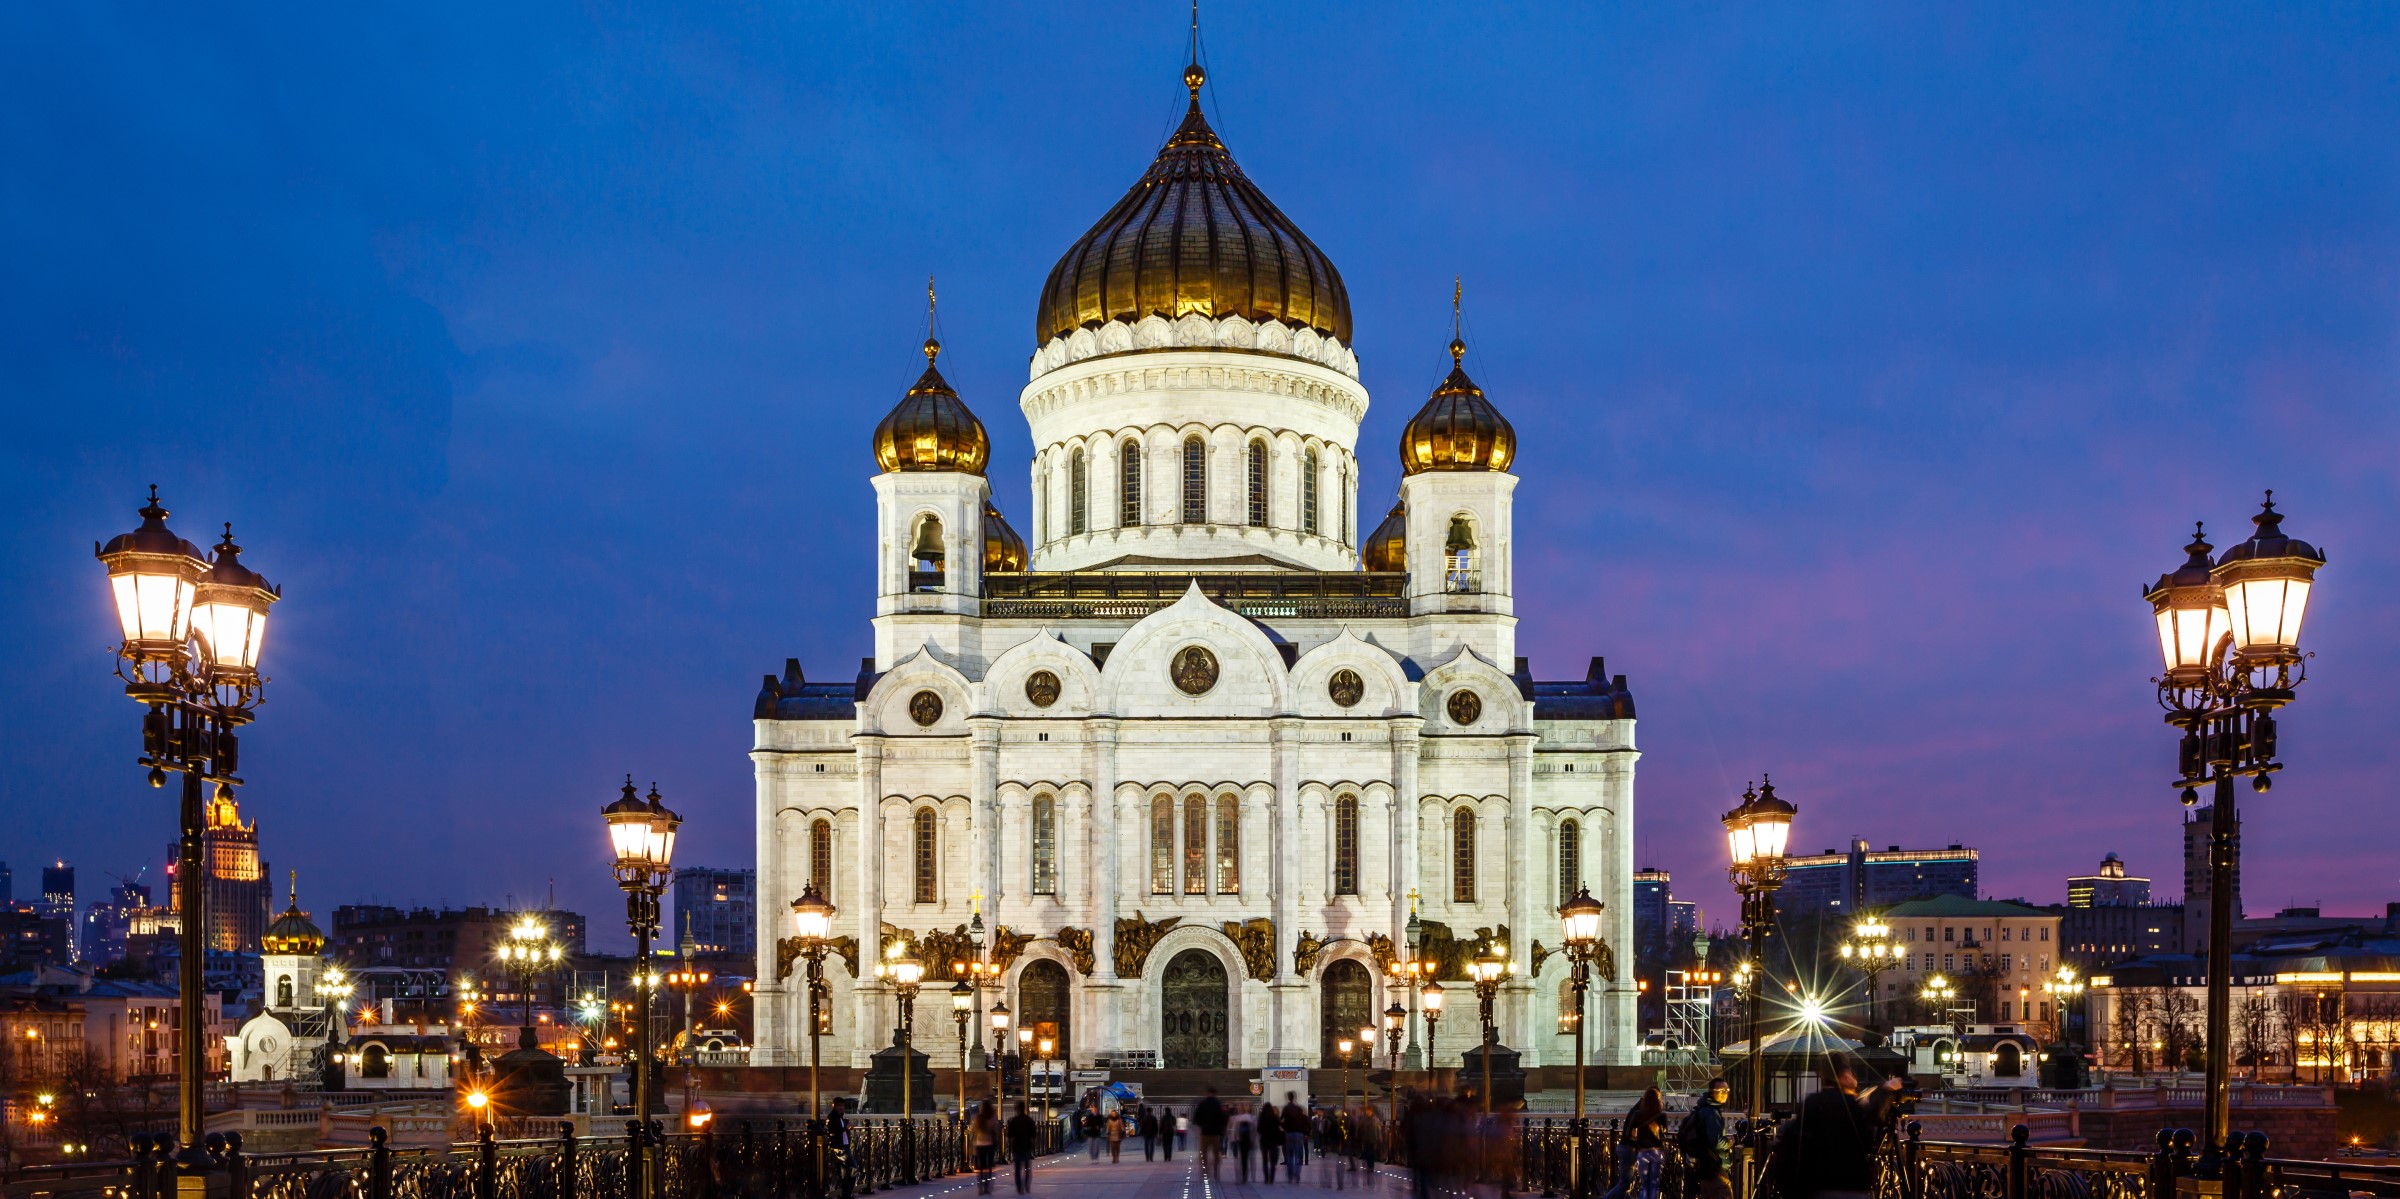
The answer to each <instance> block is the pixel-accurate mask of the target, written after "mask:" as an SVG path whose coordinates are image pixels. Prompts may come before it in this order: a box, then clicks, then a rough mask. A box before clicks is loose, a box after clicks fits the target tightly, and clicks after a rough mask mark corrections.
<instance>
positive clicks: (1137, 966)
mask: <svg viewBox="0 0 2400 1199" xmlns="http://www.w3.org/2000/svg"><path fill="white" fill-rule="evenodd" d="M1181 923H1183V917H1181V916H1169V917H1167V918H1166V919H1164V920H1158V921H1151V920H1144V919H1142V910H1141V909H1140V908H1135V909H1134V910H1133V915H1131V916H1119V917H1117V935H1116V937H1115V939H1114V941H1113V943H1112V945H1111V947H1110V948H1111V950H1112V951H1113V952H1114V954H1115V956H1116V961H1117V977H1118V978H1139V977H1141V974H1142V967H1143V966H1144V965H1145V964H1147V963H1148V962H1149V961H1150V951H1151V950H1153V949H1156V948H1158V942H1159V938H1161V937H1164V936H1166V935H1167V930H1169V929H1172V928H1174V927H1175V926H1176V925H1178V924H1181Z"/></svg>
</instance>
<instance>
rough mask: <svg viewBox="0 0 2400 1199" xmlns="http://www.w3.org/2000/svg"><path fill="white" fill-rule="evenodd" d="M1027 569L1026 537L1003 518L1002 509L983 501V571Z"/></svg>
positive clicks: (986, 572)
mask: <svg viewBox="0 0 2400 1199" xmlns="http://www.w3.org/2000/svg"><path fill="white" fill-rule="evenodd" d="M1023 569H1025V539H1024V538H1022V537H1019V536H1017V531H1016V530H1015V529H1012V528H1009V527H1008V522H1007V521H1005V520H1003V519H1001V517H1000V509H999V508H998V507H996V506H995V505H993V503H992V502H991V501H990V500H985V501H984V502H983V573H985V574H987V575H988V574H991V573H993V572H994V571H1012V570H1023Z"/></svg>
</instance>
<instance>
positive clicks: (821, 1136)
mask: <svg viewBox="0 0 2400 1199" xmlns="http://www.w3.org/2000/svg"><path fill="white" fill-rule="evenodd" d="M833 915H834V910H833V901H832V900H830V899H827V898H825V897H824V896H823V895H820V894H818V893H817V884H816V883H814V882H811V883H809V884H808V885H807V886H806V887H803V888H801V890H800V898H798V899H796V900H794V901H792V925H793V932H794V933H795V934H796V936H797V938H798V940H799V942H800V956H801V957H802V958H803V959H805V960H806V961H807V962H808V975H807V979H808V1138H809V1141H810V1143H811V1144H812V1145H814V1146H815V1153H816V1173H815V1175H814V1177H815V1179H816V1183H817V1193H818V1194H820V1195H821V1194H823V1193H824V1187H825V1107H824V1094H823V1092H822V1091H820V1090H819V1089H818V1082H819V1079H818V1076H817V1071H818V1067H819V1065H820V1062H819V1059H818V1056H817V1038H818V1037H821V1036H823V1035H824V1034H825V1031H826V1030H825V1025H826V1022H827V1020H828V1018H829V1017H830V1016H831V1015H832V1013H831V1011H829V1010H828V1009H827V1007H826V1001H827V1000H828V999H830V998H832V995H831V993H830V989H829V988H828V987H827V986H826V985H825V955H826V954H828V953H831V952H833Z"/></svg>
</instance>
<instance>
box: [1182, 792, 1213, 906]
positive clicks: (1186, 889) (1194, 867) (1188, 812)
mask: <svg viewBox="0 0 2400 1199" xmlns="http://www.w3.org/2000/svg"><path fill="white" fill-rule="evenodd" d="M1183 893H1184V894H1186V895H1206V894H1208V799H1207V797H1205V796H1200V795H1187V796H1185V797H1184V800H1183Z"/></svg>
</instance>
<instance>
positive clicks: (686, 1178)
mask: <svg viewBox="0 0 2400 1199" xmlns="http://www.w3.org/2000/svg"><path fill="white" fill-rule="evenodd" d="M847 1134H848V1135H847V1137H846V1140H843V1141H839V1142H837V1139H836V1138H832V1137H824V1136H822V1135H821V1133H820V1128H819V1126H818V1124H817V1122H816V1121H813V1120H759V1121H751V1120H742V1121H728V1122H727V1123H726V1125H725V1126H723V1127H716V1126H713V1125H712V1126H711V1127H709V1128H707V1129H704V1130H702V1131H700V1132H695V1133H672V1134H670V1133H667V1132H665V1131H664V1130H663V1129H661V1127H660V1126H659V1125H658V1124H657V1123H656V1122H653V1123H652V1124H651V1126H650V1127H649V1129H647V1130H643V1129H640V1128H638V1127H637V1126H635V1124H634V1122H633V1121H630V1120H628V1121H626V1131H625V1134H624V1135H621V1136H587V1137H578V1136H576V1135H574V1134H573V1132H572V1131H571V1130H566V1131H562V1132H561V1133H560V1134H559V1135H556V1136H550V1137H528V1138H522V1139H513V1140H501V1139H499V1138H497V1137H496V1136H494V1135H493V1130H492V1128H491V1127H490V1126H488V1125H487V1126H485V1127H484V1129H483V1130H482V1135H481V1136H480V1137H479V1138H478V1139H476V1140H473V1141H468V1142H464V1143H460V1144H456V1145H452V1146H450V1147H448V1148H446V1149H445V1148H430V1149H428V1148H396V1147H393V1146H391V1145H390V1144H388V1138H387V1136H386V1135H385V1133H384V1130H383V1129H382V1128H381V1127H377V1128H375V1129H373V1130H371V1133H370V1136H371V1137H372V1142H373V1143H372V1144H370V1145H369V1146H368V1147H366V1148H363V1149H336V1150H319V1151H312V1152H304V1153H261V1154H248V1153H244V1152H242V1147H241V1136H240V1135H239V1134H238V1133H232V1134H221V1135H212V1136H210V1137H209V1138H208V1150H209V1158H210V1164H209V1174H210V1176H211V1177H210V1184H211V1185H210V1194H211V1195H212V1196H224V1197H225V1199H632V1197H633V1196H634V1195H635V1194H636V1182H635V1174H634V1170H635V1161H636V1156H635V1155H636V1154H637V1153H639V1154H640V1155H642V1157H644V1158H646V1159H647V1161H648V1163H649V1168H650V1169H651V1170H652V1171H653V1172H654V1173H653V1177H655V1178H656V1179H657V1186H656V1188H655V1194H656V1196H657V1197H658V1199H849V1197H850V1196H854V1195H867V1194H873V1193H874V1192H877V1191H882V1190H889V1189H891V1188H894V1187H905V1186H911V1185H914V1184H917V1183H920V1182H925V1181H929V1180H932V1179H937V1178H944V1177H948V1176H951V1175H955V1174H960V1173H963V1172H965V1171H967V1170H970V1169H972V1168H973V1164H972V1162H971V1161H970V1160H969V1155H968V1151H967V1146H966V1143H965V1134H966V1129H965V1126H964V1125H963V1124H962V1123H961V1122H960V1121H959V1119H958V1118H957V1117H956V1116H938V1117H923V1118H917V1119H912V1120H908V1121H902V1120H899V1119H882V1118H873V1117H869V1118H859V1119H852V1120H851V1121H849V1124H848V1128H847ZM1059 1144H1060V1140H1059V1127H1058V1125H1057V1124H1055V1123H1051V1124H1046V1125H1044V1127H1043V1132H1042V1142H1041V1146H1040V1151H1041V1152H1043V1153H1053V1152H1056V1151H1057V1150H1058V1148H1059ZM171 1150H172V1146H170V1145H169V1144H168V1143H167V1141H166V1140H165V1139H164V1138H159V1139H155V1140H154V1139H150V1138H143V1139H141V1140H140V1141H139V1143H137V1144H136V1146H135V1150H134V1156H133V1158H132V1160H130V1161H119V1162H91V1163H83V1164H78V1165H75V1166H43V1167H34V1168H30V1169H25V1170H21V1171H18V1172H16V1173H15V1174H13V1175H11V1176H9V1177H8V1178H7V1179H6V1180H5V1181H0V1197H5V1199H175V1195H176V1193H177V1186H176V1181H177V1180H176V1167H175V1165H174V1163H173V1162H172V1160H171ZM820 1162H822V1169H821V1170H820V1168H819V1163H820Z"/></svg>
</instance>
